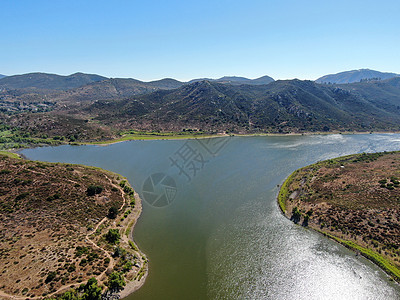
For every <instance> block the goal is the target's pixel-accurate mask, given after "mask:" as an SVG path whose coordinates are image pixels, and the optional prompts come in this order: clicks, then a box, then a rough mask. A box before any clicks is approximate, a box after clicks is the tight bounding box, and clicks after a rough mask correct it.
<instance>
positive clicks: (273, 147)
mask: <svg viewBox="0 0 400 300" xmlns="http://www.w3.org/2000/svg"><path fill="white" fill-rule="evenodd" d="M389 150H400V135H398V134H367V135H326V136H321V135H318V136H282V137H230V138H217V139H207V140H189V141H185V140H169V141H166V140H159V141H130V142H124V143H118V144H113V145H109V146H93V145H90V146H59V147H46V148H35V149H26V150H23V151H22V154H24V155H25V156H27V157H28V158H30V159H34V160H43V161H51V162H68V163H79V164H85V165H92V166H98V167H101V168H104V169H108V170H111V171H114V172H117V173H120V174H122V175H123V176H126V177H127V178H128V179H129V181H130V183H131V184H132V185H133V187H134V188H135V189H136V190H137V191H138V192H139V193H140V194H141V196H142V199H144V200H143V213H142V216H141V217H140V219H139V221H138V223H137V226H136V228H135V231H134V236H135V241H136V242H137V244H138V245H139V247H140V248H141V250H142V251H143V252H145V253H146V254H147V256H148V258H149V260H150V264H149V266H150V271H149V276H148V278H147V280H146V283H145V285H144V286H143V287H142V288H141V289H140V290H139V291H137V292H135V293H134V294H132V295H131V296H129V297H128V298H127V299H129V300H139V299H140V300H142V299H400V286H399V285H397V284H395V283H393V282H392V281H390V280H389V278H388V276H386V274H385V273H384V272H382V271H381V270H380V269H379V268H377V267H376V266H375V265H373V264H372V263H370V262H369V261H367V260H366V259H364V258H362V257H357V256H355V254H354V253H353V252H351V251H349V250H347V249H346V248H344V247H342V246H341V245H339V244H337V243H335V242H333V241H331V240H328V239H326V238H324V237H322V236H321V235H319V234H317V233H315V232H312V231H310V230H308V229H306V228H303V227H300V226H297V225H294V224H293V223H292V222H290V221H289V220H287V219H286V218H285V217H284V216H283V215H282V214H281V212H280V211H279V208H278V205H277V203H276V196H277V193H278V187H277V185H278V184H281V183H282V181H283V180H284V179H285V178H286V177H287V176H288V175H289V174H290V173H291V172H293V171H294V170H296V169H298V168H300V167H302V166H305V165H308V164H311V163H314V162H316V161H318V160H324V159H328V158H333V157H337V156H342V155H347V154H351V153H358V152H377V151H389ZM154 174H162V175H154ZM152 175H153V176H152ZM160 176H161V177H160ZM159 177H160V178H164V179H168V180H166V181H162V182H161V184H158V185H157V184H156V183H157V178H159ZM149 178H151V180H152V181H149V180H150V179H149ZM146 182H147V183H146ZM149 182H150V183H151V184H150V185H149ZM152 187H153V188H154V190H153V191H152V194H151V193H149V191H150V189H151V188H152ZM163 193H164V195H166V197H164V198H162V197H160V198H157V195H160V196H161V195H162V194H163ZM154 197H155V198H154ZM156 198H157V199H156ZM154 199H156V201H155V200H154ZM165 199H167V201H165ZM154 201H155V202H154ZM149 203H151V205H150V204H149Z"/></svg>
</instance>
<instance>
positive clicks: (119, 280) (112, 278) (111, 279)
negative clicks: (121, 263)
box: [107, 272, 125, 290]
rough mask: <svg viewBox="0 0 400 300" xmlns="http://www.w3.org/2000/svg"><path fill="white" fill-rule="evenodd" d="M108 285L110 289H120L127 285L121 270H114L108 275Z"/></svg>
mask: <svg viewBox="0 0 400 300" xmlns="http://www.w3.org/2000/svg"><path fill="white" fill-rule="evenodd" d="M107 286H108V288H109V289H110V290H120V289H122V288H123V287H124V286H125V280H124V277H123V276H122V274H121V273H120V272H112V273H111V274H110V275H109V276H108V281H107Z"/></svg>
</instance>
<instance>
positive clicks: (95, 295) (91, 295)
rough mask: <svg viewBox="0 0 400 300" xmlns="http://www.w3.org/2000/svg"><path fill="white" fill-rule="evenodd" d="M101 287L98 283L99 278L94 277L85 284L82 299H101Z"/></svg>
mask: <svg viewBox="0 0 400 300" xmlns="http://www.w3.org/2000/svg"><path fill="white" fill-rule="evenodd" d="M100 299H101V288H100V287H99V286H98V285H97V279H96V278H94V277H92V278H90V279H89V280H88V282H87V283H86V285H85V288H84V292H83V295H82V300H100Z"/></svg>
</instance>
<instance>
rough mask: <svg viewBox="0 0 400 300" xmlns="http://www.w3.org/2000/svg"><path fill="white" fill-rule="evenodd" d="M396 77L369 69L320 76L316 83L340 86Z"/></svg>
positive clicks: (396, 75)
mask: <svg viewBox="0 0 400 300" xmlns="http://www.w3.org/2000/svg"><path fill="white" fill-rule="evenodd" d="M398 76H400V75H399V74H395V73H383V72H379V71H374V70H369V69H360V70H352V71H346V72H341V73H337V74H330V75H326V76H322V77H321V78H318V79H317V80H316V82H317V83H335V84H342V83H354V82H360V81H363V80H364V81H366V80H385V79H390V78H393V77H398Z"/></svg>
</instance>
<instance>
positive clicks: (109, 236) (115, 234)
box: [105, 229, 121, 244]
mask: <svg viewBox="0 0 400 300" xmlns="http://www.w3.org/2000/svg"><path fill="white" fill-rule="evenodd" d="M105 238H106V240H107V242H109V243H110V244H115V243H118V241H119V239H120V238H121V235H120V234H119V230H118V229H109V230H108V232H107V233H106V234H105Z"/></svg>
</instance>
